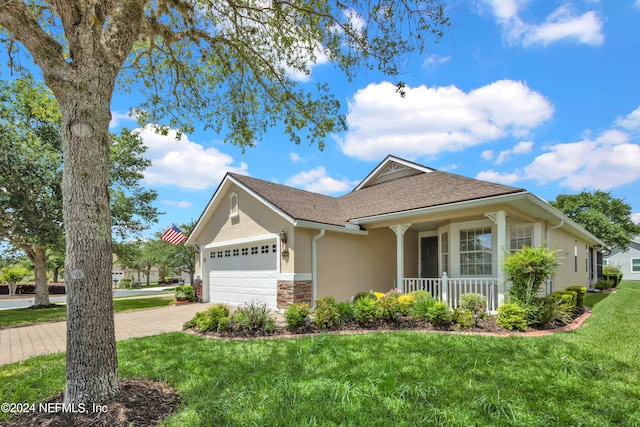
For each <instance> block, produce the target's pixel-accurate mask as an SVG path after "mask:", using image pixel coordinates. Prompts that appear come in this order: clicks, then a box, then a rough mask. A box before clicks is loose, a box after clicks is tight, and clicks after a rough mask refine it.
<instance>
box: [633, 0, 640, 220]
mask: <svg viewBox="0 0 640 427" xmlns="http://www.w3.org/2000/svg"><path fill="white" fill-rule="evenodd" d="M638 5H639V6H640V0H638ZM631 221H633V222H634V223H635V224H640V212H636V213H632V214H631Z"/></svg>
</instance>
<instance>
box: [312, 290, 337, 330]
mask: <svg viewBox="0 0 640 427" xmlns="http://www.w3.org/2000/svg"><path fill="white" fill-rule="evenodd" d="M313 314H314V317H313V323H315V324H316V325H317V326H318V327H319V328H320V329H328V328H333V327H334V326H335V325H337V324H338V321H339V320H340V313H339V312H338V308H337V307H336V299H335V298H334V297H323V298H320V299H317V300H316V309H315V310H314V312H313Z"/></svg>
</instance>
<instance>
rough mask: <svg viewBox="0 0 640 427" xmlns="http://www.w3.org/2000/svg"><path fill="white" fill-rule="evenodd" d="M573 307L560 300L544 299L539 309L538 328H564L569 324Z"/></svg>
mask: <svg viewBox="0 0 640 427" xmlns="http://www.w3.org/2000/svg"><path fill="white" fill-rule="evenodd" d="M572 314H573V307H572V306H571V305H570V304H567V303H566V302H564V301H563V300H562V299H556V298H545V301H544V304H543V305H542V308H541V309H540V314H539V316H538V321H539V324H540V326H564V325H568V324H569V323H571V320H572Z"/></svg>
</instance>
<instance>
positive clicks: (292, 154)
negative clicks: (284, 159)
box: [289, 151, 302, 163]
mask: <svg viewBox="0 0 640 427" xmlns="http://www.w3.org/2000/svg"><path fill="white" fill-rule="evenodd" d="M289 158H290V159H291V161H292V162H293V163H298V162H299V161H300V160H302V157H300V154H298V153H296V152H294V151H292V152H290V153H289Z"/></svg>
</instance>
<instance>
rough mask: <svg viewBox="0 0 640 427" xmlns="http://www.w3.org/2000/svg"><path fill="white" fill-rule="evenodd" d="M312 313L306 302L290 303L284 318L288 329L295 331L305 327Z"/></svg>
mask: <svg viewBox="0 0 640 427" xmlns="http://www.w3.org/2000/svg"><path fill="white" fill-rule="evenodd" d="M310 313H311V310H310V308H309V304H308V303H306V302H298V303H295V304H291V305H288V306H287V308H286V309H285V311H284V320H285V322H286V323H287V329H289V330H290V331H295V330H296V329H298V328H301V327H303V326H304V325H305V324H306V321H307V318H308V316H309V314H310Z"/></svg>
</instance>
